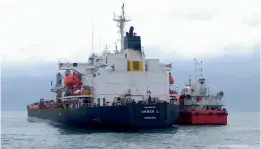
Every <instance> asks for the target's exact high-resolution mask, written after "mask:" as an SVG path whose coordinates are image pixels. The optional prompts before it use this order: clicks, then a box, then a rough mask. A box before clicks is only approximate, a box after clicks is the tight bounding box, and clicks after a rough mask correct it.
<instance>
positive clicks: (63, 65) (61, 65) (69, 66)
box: [59, 62, 95, 74]
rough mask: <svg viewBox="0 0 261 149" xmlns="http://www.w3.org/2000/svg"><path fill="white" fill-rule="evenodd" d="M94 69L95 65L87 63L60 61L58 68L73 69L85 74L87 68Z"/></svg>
mask: <svg viewBox="0 0 261 149" xmlns="http://www.w3.org/2000/svg"><path fill="white" fill-rule="evenodd" d="M90 69H95V66H92V65H91V64H89V63H69V62H67V63H60V62H59V70H74V71H76V72H78V73H81V74H86V73H87V70H90Z"/></svg>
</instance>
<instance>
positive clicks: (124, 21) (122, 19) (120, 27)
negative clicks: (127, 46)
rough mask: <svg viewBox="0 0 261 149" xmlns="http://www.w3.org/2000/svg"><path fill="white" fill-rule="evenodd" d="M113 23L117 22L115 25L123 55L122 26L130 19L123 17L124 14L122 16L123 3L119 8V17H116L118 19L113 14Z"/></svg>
mask: <svg viewBox="0 0 261 149" xmlns="http://www.w3.org/2000/svg"><path fill="white" fill-rule="evenodd" d="M113 20H114V21H116V22H118V23H117V27H119V29H120V34H121V39H120V40H121V51H120V52H121V53H123V50H124V26H125V23H126V22H128V21H130V20H131V19H127V18H126V17H125V14H124V3H123V4H122V7H121V16H118V17H115V14H114V18H113Z"/></svg>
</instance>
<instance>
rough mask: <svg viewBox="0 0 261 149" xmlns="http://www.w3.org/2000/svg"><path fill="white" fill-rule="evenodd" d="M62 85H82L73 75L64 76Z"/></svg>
mask: <svg viewBox="0 0 261 149" xmlns="http://www.w3.org/2000/svg"><path fill="white" fill-rule="evenodd" d="M64 84H65V85H66V86H73V85H76V84H78V85H81V84H82V81H81V79H80V78H79V77H78V76H76V75H75V74H69V75H68V76H66V77H65V78H64Z"/></svg>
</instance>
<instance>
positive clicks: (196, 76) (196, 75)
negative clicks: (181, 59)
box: [194, 58, 198, 80]
mask: <svg viewBox="0 0 261 149" xmlns="http://www.w3.org/2000/svg"><path fill="white" fill-rule="evenodd" d="M194 61H195V78H196V80H198V74H197V59H196V58H194Z"/></svg>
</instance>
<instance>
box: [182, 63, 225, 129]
mask: <svg viewBox="0 0 261 149" xmlns="http://www.w3.org/2000/svg"><path fill="white" fill-rule="evenodd" d="M195 61H196V59H195ZM201 63H202V62H201ZM196 64H197V62H196ZM196 70H197V69H196ZM201 72H202V68H201ZM223 97H224V92H223V91H220V92H218V93H217V94H216V95H210V92H209V88H208V89H207V88H206V79H204V78H203V77H202V74H201V78H199V79H197V82H196V83H194V84H192V83H191V78H190V79H189V84H188V85H185V87H184V88H183V89H182V92H181V95H180V96H179V97H178V100H179V105H180V112H179V117H178V120H177V123H178V124H179V125H227V115H228V113H227V110H226V109H225V108H223V106H224V105H223V104H222V98H223Z"/></svg>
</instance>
